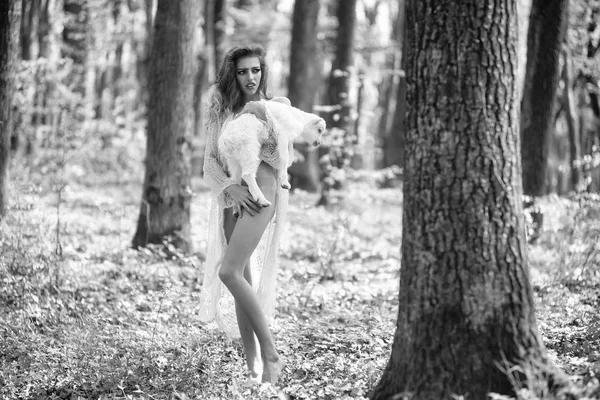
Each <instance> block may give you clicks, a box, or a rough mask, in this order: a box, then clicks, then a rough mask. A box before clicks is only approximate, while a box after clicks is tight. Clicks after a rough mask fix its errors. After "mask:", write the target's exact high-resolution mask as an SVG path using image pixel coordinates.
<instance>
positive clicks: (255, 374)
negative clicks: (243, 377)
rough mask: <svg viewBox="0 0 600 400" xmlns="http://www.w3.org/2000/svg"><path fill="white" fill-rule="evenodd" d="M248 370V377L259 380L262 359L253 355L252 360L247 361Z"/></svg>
mask: <svg viewBox="0 0 600 400" xmlns="http://www.w3.org/2000/svg"><path fill="white" fill-rule="evenodd" d="M248 371H250V379H252V380H253V381H256V382H260V381H261V375H262V372H263V364H262V360H261V359H260V358H258V357H254V358H253V359H252V361H250V362H248Z"/></svg>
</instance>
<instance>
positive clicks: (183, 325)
mask: <svg viewBox="0 0 600 400" xmlns="http://www.w3.org/2000/svg"><path fill="white" fill-rule="evenodd" d="M194 188H195V191H196V197H195V198H194V202H193V205H192V223H193V228H192V234H193V243H194V246H195V252H194V254H192V255H189V256H185V255H183V254H179V253H178V252H177V251H170V252H167V251H165V249H164V248H163V247H161V246H151V247H149V248H147V249H144V250H142V251H139V252H138V251H133V250H131V249H130V248H129V243H130V241H131V238H132V237H133V233H134V229H135V224H136V222H137V221H136V218H137V215H138V211H139V208H138V207H139V196H140V192H141V188H140V185H139V184H138V183H137V182H121V183H119V184H113V185H110V184H105V185H103V186H102V187H96V186H91V185H84V184H75V183H72V184H69V185H67V186H66V187H65V188H64V190H62V192H61V196H60V198H61V202H60V208H57V206H58V205H59V204H58V202H57V200H58V195H57V190H56V186H55V187H54V188H53V187H52V185H47V186H44V185H41V184H33V183H31V182H27V183H25V182H23V181H18V180H16V181H15V182H14V184H13V186H12V188H11V196H12V198H13V202H12V204H13V206H12V209H11V210H10V213H9V215H8V217H7V218H5V220H4V221H2V222H1V223H0V225H1V226H0V228H1V232H2V236H1V237H0V288H1V291H0V300H1V302H0V335H1V337H2V340H0V398H7V399H17V398H21V399H48V398H50V399H92V398H93V399H132V398H135V399H221V398H223V399H280V398H285V397H286V396H289V397H290V398H297V399H349V398H352V399H361V398H365V396H366V395H367V394H368V392H369V390H371V389H372V388H373V387H374V385H376V384H377V380H378V378H379V377H380V375H381V371H382V369H383V367H384V366H385V364H386V363H387V360H388V358H389V354H390V349H391V341H392V336H393V331H394V329H395V317H396V307H397V291H398V272H399V265H400V260H399V258H400V257H399V256H400V234H401V193H400V190H399V189H397V188H395V189H382V190H377V191H368V190H365V189H366V186H365V184H364V183H357V182H355V183H353V184H352V185H351V186H350V188H349V189H348V190H347V193H346V198H345V200H344V201H342V202H341V203H340V204H338V205H337V206H336V207H333V208H331V209H324V208H313V207H312V205H313V204H315V202H316V201H317V199H318V195H316V194H309V193H305V192H296V193H295V194H293V195H292V196H291V204H290V223H289V226H290V229H291V238H290V239H289V240H288V241H287V242H286V243H284V246H283V249H282V250H283V251H282V265H281V269H280V273H279V277H278V278H279V282H280V283H281V285H280V287H279V291H278V306H277V310H276V319H275V321H274V324H273V330H274V335H275V338H276V342H277V346H278V348H279V349H281V352H282V353H283V356H284V357H285V359H286V361H287V367H286V370H285V373H284V375H283V378H282V387H283V391H280V392H277V391H276V390H275V389H273V388H272V387H270V386H257V385H251V384H250V383H249V381H248V380H247V376H246V374H245V364H244V359H243V352H242V348H241V345H240V343H239V342H238V341H236V340H231V339H229V338H226V337H224V336H223V335H222V334H220V333H219V332H218V331H215V330H213V329H212V327H210V326H204V325H202V324H200V323H199V322H198V320H197V317H196V316H197V313H198V310H199V307H201V305H200V304H199V303H198V296H199V290H200V287H201V282H202V263H203V259H204V253H205V250H206V248H205V247H206V243H205V236H204V235H205V232H206V224H207V211H208V205H209V204H208V202H209V197H208V193H207V192H206V190H207V189H206V186H205V185H204V183H203V182H202V181H201V180H197V181H195V182H194ZM599 206H600V200H598V199H596V198H593V197H590V196H588V197H587V198H583V197H578V198H556V197H548V198H544V199H541V200H540V207H541V208H542V210H543V211H544V215H545V218H546V220H545V222H544V228H543V231H542V233H541V235H540V237H539V239H538V240H537V242H536V243H535V244H533V245H531V246H530V248H529V252H530V260H531V266H532V283H533V285H534V292H535V297H536V304H537V316H538V322H539V327H540V330H541V332H542V335H543V338H544V342H545V344H546V346H547V347H548V349H549V351H550V354H551V356H552V357H553V359H555V360H556V362H557V363H558V364H559V365H560V366H561V367H562V368H563V370H565V371H566V372H567V373H569V374H572V376H573V377H574V378H573V379H574V380H575V381H576V382H577V385H575V386H573V387H572V390H571V391H572V392H573V393H576V396H575V397H571V398H585V396H588V397H589V396H592V395H597V397H600V395H598V393H597V392H594V390H596V389H594V388H595V387H596V386H594V385H597V379H596V377H597V376H598V374H600V345H599V343H600V313H599V308H600V276H599V272H598V263H599V262H600V255H599V254H600V249H599V248H598V247H597V244H596V243H597V242H598V241H597V238H598V237H600V235H598V232H599V231H600V225H599V224H600V223H599V222H598V221H600V218H598V216H599V215H598V210H599V209H600V207H599ZM57 210H58V213H57ZM57 215H60V221H59V224H58V225H57ZM57 227H58V229H57ZM315 237H318V238H319V242H318V243H315V240H314V238H315ZM586 387H589V388H588V389H586ZM573 388H574V389H573ZM577 390H579V392H577ZM521 393H524V392H521ZM594 393H595V394H594ZM564 396H567V395H566V394H564V393H563V397H564ZM522 398H526V397H525V395H523V396H522ZM564 398H567V397H564ZM590 398H591V397H590Z"/></svg>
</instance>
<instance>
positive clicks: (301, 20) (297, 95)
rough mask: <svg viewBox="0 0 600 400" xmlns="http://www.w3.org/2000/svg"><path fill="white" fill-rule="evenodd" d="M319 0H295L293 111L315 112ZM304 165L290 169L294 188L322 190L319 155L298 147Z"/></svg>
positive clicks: (290, 92)
mask: <svg viewBox="0 0 600 400" xmlns="http://www.w3.org/2000/svg"><path fill="white" fill-rule="evenodd" d="M319 9H320V4H319V0H296V2H295V3H294V13H293V16H292V46H291V51H290V76H289V79H288V97H289V99H290V101H291V103H292V105H293V106H294V107H297V108H299V109H301V110H304V111H306V112H313V105H314V100H315V95H316V93H317V85H318V83H319V81H320V72H321V71H320V68H319V60H318V52H317V33H318V25H317V22H318V19H319ZM297 149H298V150H299V151H301V153H302V155H303V156H304V161H303V162H299V163H295V165H294V166H293V167H292V168H290V174H291V175H292V182H293V183H294V188H300V189H304V190H308V191H311V192H315V191H318V190H319V189H320V186H321V184H320V181H319V175H320V169H319V160H318V151H317V150H316V149H312V148H308V147H307V146H297Z"/></svg>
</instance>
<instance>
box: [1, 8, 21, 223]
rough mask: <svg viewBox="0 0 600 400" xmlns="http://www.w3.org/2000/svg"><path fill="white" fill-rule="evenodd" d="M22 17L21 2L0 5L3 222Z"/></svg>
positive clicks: (6, 199) (6, 198)
mask: <svg viewBox="0 0 600 400" xmlns="http://www.w3.org/2000/svg"><path fill="white" fill-rule="evenodd" d="M20 16H21V1H20V0H4V1H2V2H0V219H2V217H4V216H5V215H6V212H7V208H8V190H7V188H8V180H9V177H8V176H9V175H8V169H9V162H10V138H11V134H12V130H13V119H12V98H13V92H14V90H15V75H14V74H15V62H16V57H17V43H18V35H19V26H20V22H19V18H20Z"/></svg>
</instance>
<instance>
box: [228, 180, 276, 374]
mask: <svg viewBox="0 0 600 400" xmlns="http://www.w3.org/2000/svg"><path fill="white" fill-rule="evenodd" d="M269 170H270V177H268V176H267V177H264V176H262V177H258V176H257V181H258V184H259V186H260V188H261V190H262V191H263V193H264V195H265V197H266V198H267V199H268V200H269V201H271V202H274V200H275V195H276V192H277V182H276V179H275V175H274V174H273V171H272V169H270V168H269ZM263 173H264V169H263ZM259 178H260V179H259ZM274 213H275V207H274V206H271V207H266V208H263V209H262V210H261V211H260V212H259V213H258V214H255V215H254V216H250V215H249V214H247V213H244V214H243V216H242V217H241V218H238V220H237V221H236V223H235V227H234V229H233V232H232V234H231V237H230V239H229V245H228V246H227V251H226V252H225V256H224V257H223V264H222V266H221V269H220V271H219V277H220V278H221V280H222V281H223V283H224V284H225V286H227V288H228V289H229V291H230V292H231V294H232V295H233V297H234V298H235V300H236V303H237V304H239V306H240V308H241V309H242V310H243V312H244V314H245V316H246V318H247V319H248V321H249V323H250V325H251V327H252V330H253V331H254V333H255V334H256V337H257V338H258V341H259V344H260V348H261V350H262V355H263V376H262V381H263V382H271V383H275V382H276V381H277V379H278V378H279V375H280V373H281V370H282V369H283V360H282V359H281V358H280V357H279V353H278V352H277V350H276V349H275V343H274V341H273V337H272V335H271V331H270V329H269V325H268V321H267V319H266V317H265V315H264V313H263V310H262V309H261V307H260V304H259V302H258V298H257V296H256V293H255V292H254V289H252V286H251V285H250V284H249V283H248V281H247V280H246V279H245V278H244V269H245V266H246V264H247V263H248V260H249V259H250V256H251V255H252V252H253V251H254V249H255V248H256V246H257V245H258V243H259V241H260V239H261V237H262V235H263V233H264V231H265V229H266V227H267V225H268V224H269V221H271V218H273V215H274Z"/></svg>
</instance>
